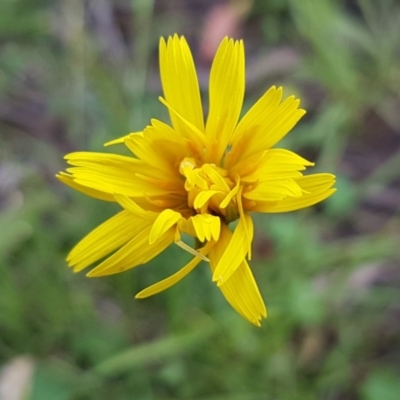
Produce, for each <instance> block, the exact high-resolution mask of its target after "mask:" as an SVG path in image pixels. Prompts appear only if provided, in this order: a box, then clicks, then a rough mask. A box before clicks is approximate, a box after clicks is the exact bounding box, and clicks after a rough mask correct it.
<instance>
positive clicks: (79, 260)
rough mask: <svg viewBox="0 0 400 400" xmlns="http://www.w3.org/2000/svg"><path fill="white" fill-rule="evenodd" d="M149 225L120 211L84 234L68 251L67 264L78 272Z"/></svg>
mask: <svg viewBox="0 0 400 400" xmlns="http://www.w3.org/2000/svg"><path fill="white" fill-rule="evenodd" d="M149 225H150V222H148V221H145V220H141V219H138V218H137V217H136V216H135V215H133V214H131V213H130V212H128V211H125V210H124V211H121V212H120V213H118V214H117V215H115V216H114V217H112V218H110V219H109V220H107V221H106V222H104V223H103V224H101V225H100V226H98V227H97V228H96V229H94V230H93V231H92V232H90V233H89V234H88V235H87V236H85V237H84V238H83V239H82V240H81V241H80V242H79V243H78V244H77V245H76V246H75V247H74V248H73V249H72V250H71V252H70V253H69V255H68V258H67V261H68V264H69V265H70V266H71V267H74V271H75V272H79V271H81V270H82V269H84V268H86V267H88V266H89V265H91V264H93V263H94V262H96V261H98V260H100V259H101V258H103V257H104V256H106V255H107V254H110V253H111V252H112V251H114V250H115V249H118V248H120V247H121V246H123V245H124V244H126V243H127V242H129V241H130V240H131V239H132V238H133V237H135V236H136V235H137V234H138V233H139V232H140V231H141V230H143V229H145V228H147V227H148V226H149Z"/></svg>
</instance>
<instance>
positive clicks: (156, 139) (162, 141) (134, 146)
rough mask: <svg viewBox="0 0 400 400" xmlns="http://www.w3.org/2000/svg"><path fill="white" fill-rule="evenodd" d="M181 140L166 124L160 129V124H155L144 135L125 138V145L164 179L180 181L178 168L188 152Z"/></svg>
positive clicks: (137, 134) (138, 134)
mask: <svg viewBox="0 0 400 400" xmlns="http://www.w3.org/2000/svg"><path fill="white" fill-rule="evenodd" d="M153 122H154V120H153ZM171 131H172V132H171ZM179 139H180V140H178V137H177V134H176V132H175V131H174V130H173V129H172V128H171V127H169V126H168V125H165V124H164V125H162V128H161V129H160V128H159V124H155V126H148V127H147V128H146V129H145V130H144V131H143V133H141V132H139V133H136V134H130V135H129V136H128V137H126V138H125V145H126V146H127V147H128V148H129V149H130V150H131V151H132V153H133V154H135V155H136V157H138V158H139V159H140V160H141V161H143V162H145V163H146V164H148V165H151V166H153V167H154V168H157V169H158V170H159V171H160V172H159V174H160V175H163V178H164V179H167V180H169V181H179V180H180V176H179V174H176V166H177V165H178V164H179V162H180V161H181V160H182V159H183V158H184V157H186V154H187V152H188V150H187V149H186V146H185V145H184V142H183V141H182V140H181V138H179Z"/></svg>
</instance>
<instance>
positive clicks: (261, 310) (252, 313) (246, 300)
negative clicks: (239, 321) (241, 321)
mask: <svg viewBox="0 0 400 400" xmlns="http://www.w3.org/2000/svg"><path fill="white" fill-rule="evenodd" d="M231 236H232V233H231V232H230V230H229V229H228V228H227V227H226V226H223V227H222V231H221V237H220V240H219V241H218V242H217V243H216V244H215V245H214V246H213V248H212V249H211V250H210V252H209V258H210V267H211V271H212V272H215V268H216V265H217V264H218V263H219V261H220V259H221V257H222V256H223V254H224V251H225V249H226V247H227V246H228V245H229V243H230V242H231ZM219 288H220V289H221V291H222V293H223V295H224V296H225V298H226V300H227V301H228V303H229V304H230V305H231V306H232V307H233V308H234V309H235V310H236V311H237V312H238V313H239V314H240V315H242V316H243V317H244V318H246V319H247V320H249V321H250V322H251V323H253V324H254V325H256V326H260V320H261V318H262V317H266V316H267V311H266V308H265V305H264V302H263V300H262V297H261V295H260V292H259V290H258V287H257V284H256V282H255V280H254V277H253V275H252V273H251V270H250V268H249V266H248V264H247V262H246V261H244V262H242V263H241V264H240V266H239V267H238V268H237V269H236V271H235V272H234V273H233V274H232V276H231V277H230V278H229V280H228V281H226V282H225V283H224V284H223V285H221V286H219Z"/></svg>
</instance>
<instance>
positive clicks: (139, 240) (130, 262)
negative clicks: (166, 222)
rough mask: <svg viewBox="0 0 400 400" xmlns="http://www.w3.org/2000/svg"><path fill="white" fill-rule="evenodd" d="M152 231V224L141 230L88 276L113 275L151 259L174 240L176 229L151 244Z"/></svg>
mask: <svg viewBox="0 0 400 400" xmlns="http://www.w3.org/2000/svg"><path fill="white" fill-rule="evenodd" d="M150 231H151V226H149V227H147V228H146V229H143V230H141V232H140V233H139V234H137V235H136V236H135V237H134V238H133V239H131V240H130V241H129V242H128V243H127V244H126V245H125V246H123V247H122V248H120V249H119V250H118V251H117V252H115V253H114V254H112V255H111V256H110V257H108V258H107V259H106V260H104V261H103V262H102V263H100V264H99V265H98V266H97V267H96V268H94V269H92V270H91V271H90V272H89V273H88V274H87V275H86V276H88V277H98V276H105V275H112V274H118V273H119V272H123V271H126V270H128V269H131V268H134V267H136V266H138V265H140V264H144V263H146V262H148V261H150V260H151V259H152V258H154V257H156V256H157V255H158V254H160V253H161V252H162V251H163V250H165V249H166V248H167V247H168V246H169V245H170V244H171V243H173V242H174V237H175V230H174V229H170V230H169V231H168V232H166V233H165V234H164V235H162V236H161V237H160V238H159V239H158V240H157V241H156V242H155V243H153V244H149V234H150Z"/></svg>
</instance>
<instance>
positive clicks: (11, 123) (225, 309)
mask: <svg viewBox="0 0 400 400" xmlns="http://www.w3.org/2000/svg"><path fill="white" fill-rule="evenodd" d="M175 32H178V33H180V34H184V35H185V36H186V37H187V39H188V41H189V43H190V45H191V47H192V49H193V53H194V57H195V59H196V63H197V65H198V70H199V76H200V81H201V86H202V89H203V93H204V95H205V96H204V97H205V98H206V97H207V79H208V71H209V67H210V61H211V59H212V55H213V53H214V51H215V43H219V40H220V38H221V37H222V36H225V35H234V36H235V37H242V38H243V39H244V40H245V46H246V54H247V56H246V64H247V97H246V103H245V108H246V109H247V108H248V107H249V106H250V105H251V104H252V103H253V102H254V101H255V100H256V99H257V98H258V96H260V95H261V94H262V93H263V92H264V91H265V90H266V89H267V88H269V87H270V86H271V85H273V84H276V85H283V86H284V90H285V94H286V95H290V94H296V95H297V96H298V97H300V98H301V99H302V105H303V106H304V107H305V108H306V109H307V111H308V113H307V115H306V116H305V117H304V118H303V120H302V121H301V122H300V123H299V125H298V126H297V127H296V129H295V130H294V131H293V132H292V133H291V134H290V135H289V136H288V137H287V138H286V139H285V141H284V143H283V144H282V147H288V148H290V149H292V150H295V151H297V152H299V153H300V154H301V155H303V156H305V157H308V158H309V159H312V160H315V161H316V162H317V164H316V165H317V166H316V168H315V169H316V170H317V171H329V172H333V173H335V174H336V175H337V177H338V183H337V187H338V192H337V193H336V194H335V195H334V196H333V197H332V198H331V199H329V201H327V202H325V203H324V204H321V205H318V206H316V207H313V208H311V209H307V210H302V211H299V212H295V213H290V214H282V215H267V216H257V217H256V228H257V232H256V235H255V241H254V260H253V261H252V263H251V265H252V269H253V271H254V274H255V276H256V279H257V281H258V283H259V287H260V290H261V292H262V294H263V297H264V299H265V301H266V303H267V306H268V310H269V318H268V319H267V320H264V321H263V325H262V328H260V329H257V328H255V327H253V326H252V325H250V324H249V323H248V322H246V321H245V320H244V319H242V318H241V317H240V316H239V315H238V314H236V313H235V311H234V310H233V309H231V308H230V306H229V305H228V304H227V303H226V302H225V300H224V299H223V297H222V295H221V293H220V291H219V290H218V289H217V288H216V287H215V285H213V284H212V282H211V277H210V272H209V270H208V267H207V266H206V265H202V266H201V267H200V268H197V269H196V270H195V271H194V272H193V273H192V274H190V276H189V277H187V278H186V279H185V280H184V281H182V282H181V283H179V285H176V286H174V287H173V288H172V289H170V290H168V291H167V292H164V293H162V294H159V295H157V296H155V297H153V298H150V299H147V300H142V301H138V300H134V298H133V297H134V294H135V293H136V292H138V291H139V290H140V289H142V288H144V287H146V286H147V285H149V284H152V283H154V282H156V281H158V280H160V279H162V278H164V277H166V276H167V275H168V274H170V273H171V272H173V271H175V270H177V269H178V268H179V267H180V266H182V265H183V263H184V262H185V260H186V259H187V255H186V254H184V252H183V251H182V250H180V249H179V248H177V247H176V248H174V247H172V248H171V249H169V250H168V251H166V252H165V253H164V254H162V255H161V256H159V257H158V258H157V259H156V260H154V261H152V262H151V263H150V264H149V265H146V266H142V267H139V268H135V269H134V270H131V271H129V272H126V273H124V274H121V275H116V276H111V277H106V278H102V279H87V278H85V276H84V274H77V275H75V274H73V273H72V272H71V271H70V270H69V269H68V268H67V266H66V263H65V261H64V260H65V256H66V255H67V253H68V251H69V250H70V249H71V248H72V246H73V245H74V244H75V243H76V242H77V241H78V240H79V239H81V238H82V237H83V236H84V235H85V234H86V233H88V232H89V231H90V230H91V229H93V228H94V227H96V226H97V225H98V224H99V223H101V222H102V221H104V220H105V219H106V218H108V217H109V216H111V215H113V214H114V213H115V211H116V210H117V209H118V208H117V207H116V206H115V205H113V204H109V203H102V202H100V201H97V200H94V199H91V198H87V197H85V196H84V195H81V194H79V193H76V192H74V191H73V190H71V189H69V188H67V187H64V186H63V185H62V184H61V183H59V182H58V181H57V180H56V179H55V178H54V174H55V173H57V172H58V171H59V170H62V169H64V167H65V164H64V162H63V159H62V158H63V156H64V154H66V153H68V152H70V151H74V150H87V151H114V150H116V148H113V149H111V150H103V147H102V144H103V143H104V142H106V141H109V140H111V139H114V138H117V137H119V136H122V135H124V134H126V133H128V132H130V131H135V130H140V129H142V128H143V127H144V126H145V125H146V124H147V123H148V121H149V119H150V118H158V119H163V120H165V121H167V120H168V118H167V113H166V111H165V109H164V107H163V106H162V105H161V104H160V103H159V102H158V100H157V97H158V95H159V94H161V89H160V82H159V77H158V54H157V52H158V41H159V37H160V36H167V35H170V34H173V33H175ZM399 171H400V4H399V1H397V0H381V1H374V0H358V1H357V0H354V1H352V0H347V1H345V0H318V1H317V0H314V1H312V0H303V1H296V0H270V1H264V0H254V1H251V0H236V1H231V2H224V1H205V0H204V1H201V0H192V1H184V0H181V1H178V0H174V1H172V0H171V1H168V0H157V1H152V0H87V1H82V0H63V1H62V0H58V1H54V0H52V1H50V0H36V1H31V0H1V2H0V399H1V400H3V399H4V400H22V399H24V400H86V399H99V400H101V399H114V400H125V399H139V400H142V399H143V400H153V399H157V400H158V399H165V400H172V399H194V400H259V399H260V400H269V399H271V400H275V399H282V400H286V399H287V400H291V399H293V400H294V399H296V400H312V399H327V400H353V399H360V400H397V399H399V398H400V380H399V379H398V377H399V373H400V301H399V300H400V291H399V287H400V271H399V259H400V246H399V244H398V243H399V237H400V214H399V207H400V179H399Z"/></svg>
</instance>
